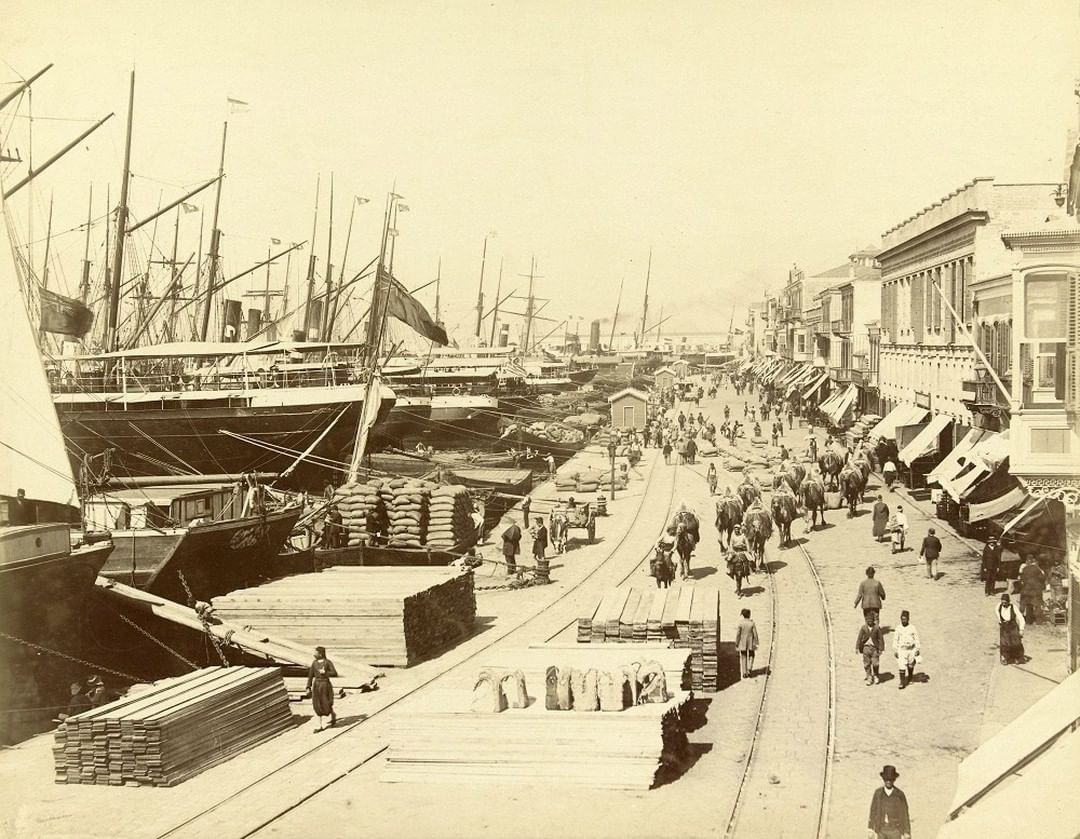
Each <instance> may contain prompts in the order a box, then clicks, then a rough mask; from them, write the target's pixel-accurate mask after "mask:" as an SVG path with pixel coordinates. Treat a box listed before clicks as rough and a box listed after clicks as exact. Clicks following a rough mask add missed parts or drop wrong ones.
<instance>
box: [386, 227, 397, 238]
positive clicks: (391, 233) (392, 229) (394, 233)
mask: <svg viewBox="0 0 1080 839" xmlns="http://www.w3.org/2000/svg"><path fill="white" fill-rule="evenodd" d="M386 232H387V233H388V234H390V235H391V236H397V230H396V229H395V228H393V227H391V228H390V229H389V230H387V231H386Z"/></svg>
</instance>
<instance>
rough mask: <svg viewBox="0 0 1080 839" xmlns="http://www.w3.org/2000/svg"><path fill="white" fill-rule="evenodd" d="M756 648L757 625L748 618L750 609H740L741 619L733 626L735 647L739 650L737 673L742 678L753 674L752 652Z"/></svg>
mask: <svg viewBox="0 0 1080 839" xmlns="http://www.w3.org/2000/svg"><path fill="white" fill-rule="evenodd" d="M757 648H758V634H757V626H755V625H754V622H753V621H752V620H751V619H750V610H749V609H743V610H742V620H741V621H739V625H738V626H737V627H736V628H735V649H737V650H738V651H739V671H740V673H739V675H741V676H742V677H743V678H744V679H747V678H749V677H750V676H753V675H754V653H755V652H756V651H757Z"/></svg>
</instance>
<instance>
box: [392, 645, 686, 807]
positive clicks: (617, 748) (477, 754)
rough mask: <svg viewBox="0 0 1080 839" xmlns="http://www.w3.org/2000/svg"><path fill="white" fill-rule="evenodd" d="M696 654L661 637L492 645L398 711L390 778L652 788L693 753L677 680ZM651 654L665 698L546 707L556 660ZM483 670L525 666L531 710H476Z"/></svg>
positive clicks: (636, 658)
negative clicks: (444, 683)
mask: <svg viewBox="0 0 1080 839" xmlns="http://www.w3.org/2000/svg"><path fill="white" fill-rule="evenodd" d="M688 655H689V653H688V651H686V650H675V649H672V648H670V647H668V646H667V645H658V644H642V645H640V646H636V647H632V648H631V647H617V646H614V645H611V646H608V647H585V646H580V645H575V644H570V645H543V646H537V647H530V648H529V649H519V650H501V651H495V650H493V651H489V652H488V653H487V654H485V656H484V657H483V658H482V659H481V660H480V661H478V662H477V664H476V668H463V670H465V669H467V670H468V672H467V673H465V672H462V673H461V675H460V677H458V678H459V681H458V684H457V686H456V687H451V688H446V689H442V690H435V691H429V692H425V693H424V694H421V695H420V696H418V697H417V699H418V700H419V701H418V702H412V703H410V705H409V707H408V710H402V711H399V712H397V713H396V714H394V715H393V716H392V717H391V726H390V747H389V749H388V751H387V761H386V765H385V769H384V771H383V775H382V780H384V781H390V782H419V783H464V784H471V785H476V784H499V785H517V784H525V785H539V786H542V787H547V786H553V785H559V786H574V787H579V788H580V787H596V788H608V789H631V790H647V789H649V788H651V787H653V786H655V784H656V782H657V775H658V772H659V771H660V770H661V769H663V768H664V767H666V766H671V765H675V764H678V763H679V761H680V760H681V759H682V758H683V757H685V755H686V751H687V746H688V744H687V739H686V731H685V728H684V725H683V721H682V716H681V712H682V708H683V705H684V703H685V702H686V701H687V700H688V699H689V694H688V693H686V692H685V691H681V690H679V689H678V682H679V678H680V677H681V675H682V673H683V671H684V669H685V667H686V661H687V658H688ZM646 661H656V662H657V663H659V664H660V666H661V668H662V669H663V670H664V672H665V674H666V676H667V682H668V695H669V697H670V698H669V699H667V701H665V702H656V703H650V704H639V705H634V706H632V707H628V708H625V709H623V710H619V711H615V712H605V711H602V710H598V711H592V712H578V711H576V710H549V709H548V708H547V707H546V703H545V695H546V687H545V684H546V683H545V675H546V671H547V668H548V667H559V668H573V669H579V670H587V669H589V670H596V671H598V672H610V671H615V670H619V669H620V668H622V667H623V666H626V665H632V664H633V663H641V662H646ZM484 669H491V670H500V671H511V672H513V671H521V673H522V674H523V675H524V681H525V687H526V701H525V707H520V708H518V707H510V708H507V709H506V710H503V711H501V712H498V713H494V712H488V713H481V712H477V711H474V710H473V705H472V698H473V692H472V687H473V680H474V679H475V678H476V675H477V672H478V671H479V672H482V671H483V670H484Z"/></svg>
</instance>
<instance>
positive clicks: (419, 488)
mask: <svg viewBox="0 0 1080 839" xmlns="http://www.w3.org/2000/svg"><path fill="white" fill-rule="evenodd" d="M431 486H432V484H430V483H429V482H427V481H415V480H406V479H405V478H395V479H394V480H392V481H390V482H389V484H388V487H387V488H388V489H389V494H390V499H391V500H390V504H388V505H387V515H389V517H390V544H391V545H399V546H403V547H407V548H419V547H420V546H421V545H423V544H424V542H425V541H426V540H427V535H428V533H427V531H428V514H429V511H428V493H429V492H430V487H431Z"/></svg>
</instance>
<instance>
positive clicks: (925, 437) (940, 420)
mask: <svg viewBox="0 0 1080 839" xmlns="http://www.w3.org/2000/svg"><path fill="white" fill-rule="evenodd" d="M950 423H952V417H947V416H945V415H944V414H935V415H934V416H932V417H931V418H930V422H929V423H927V425H926V428H924V429H923V430H922V431H920V432H919V433H918V434H917V435H916V436H915V439H914V440H912V441H911V442H910V443H908V444H907V445H906V446H904V448H903V449H902V450H901V452H900V459H901V460H902V461H904V463H906V464H907V465H908V466H910V465H911V462H912V461H913V460H915V459H916V458H919V457H922V456H923V455H924V454H926V453H927V452H929V451H930V450H931V449H933V448H934V447H935V446H936V445H937V441H938V437H939V436H940V434H941V432H942V431H944V430H945V429H946V428H948V427H949V425H950Z"/></svg>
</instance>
